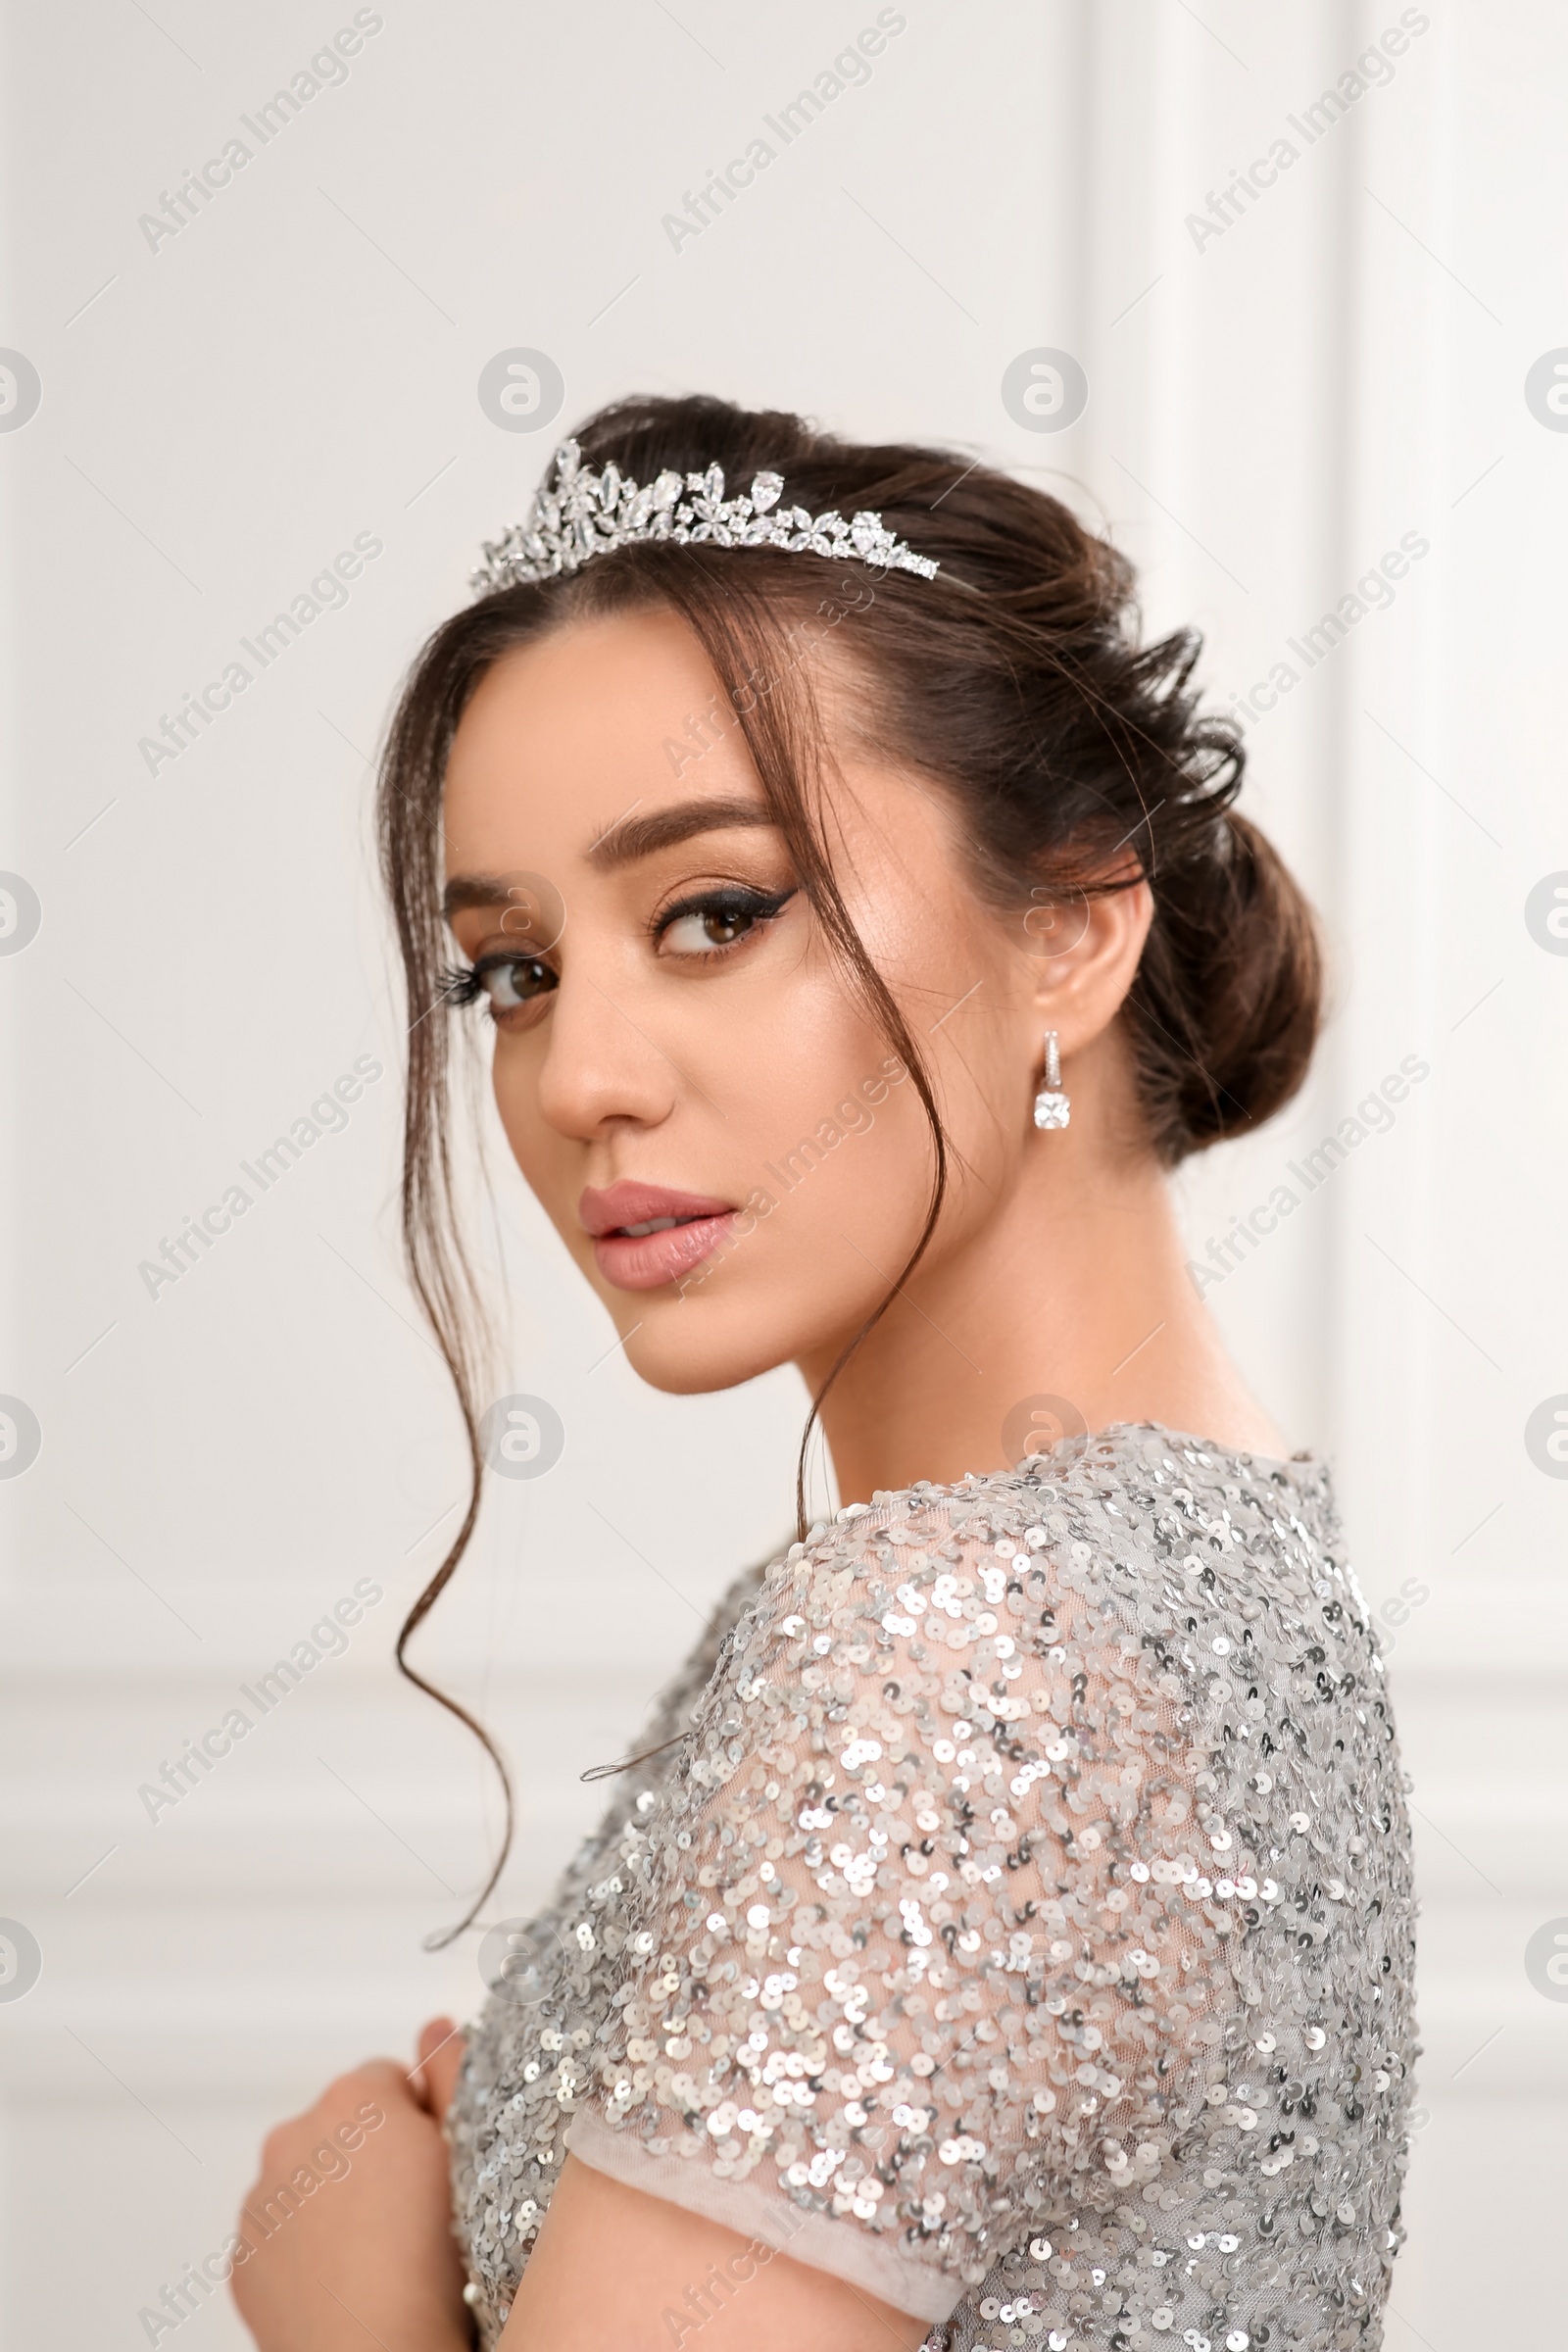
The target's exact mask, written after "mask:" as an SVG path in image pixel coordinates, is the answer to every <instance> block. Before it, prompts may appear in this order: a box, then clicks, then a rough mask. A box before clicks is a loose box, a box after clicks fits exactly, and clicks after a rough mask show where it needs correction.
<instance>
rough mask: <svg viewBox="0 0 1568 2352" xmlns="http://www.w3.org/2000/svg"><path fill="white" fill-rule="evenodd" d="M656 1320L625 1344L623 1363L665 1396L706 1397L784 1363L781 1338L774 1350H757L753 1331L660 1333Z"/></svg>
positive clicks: (785, 1341) (785, 1349) (786, 1350)
mask: <svg viewBox="0 0 1568 2352" xmlns="http://www.w3.org/2000/svg"><path fill="white" fill-rule="evenodd" d="M661 1322H662V1317H659V1316H657V1315H655V1316H650V1317H649V1319H648V1321H647V1322H646V1323H644V1325H643V1327H642V1329H641V1330H640V1331H637V1332H635V1333H633V1334H632V1335H631V1336H630V1337H629V1338H628V1339H627V1341H626V1344H625V1356H626V1361H627V1362H628V1363H629V1364H630V1366H631V1368H632V1370H633V1371H634V1372H635V1373H636V1375H637V1377H638V1379H639V1380H642V1381H646V1382H647V1384H648V1386H649V1387H650V1388H651V1389H659V1390H660V1391H662V1394H663V1395H664V1396H666V1397H706V1396H710V1395H711V1394H712V1393H713V1392H714V1391H716V1390H718V1389H734V1388H738V1387H739V1386H740V1384H741V1382H742V1381H746V1380H756V1379H757V1378H758V1377H759V1376H760V1374H761V1373H763V1372H771V1371H773V1370H774V1369H775V1367H776V1366H777V1365H779V1364H782V1363H787V1362H788V1361H789V1360H790V1356H791V1353H792V1350H791V1348H790V1344H789V1341H788V1339H787V1338H783V1337H781V1338H780V1341H779V1344H778V1346H777V1347H776V1348H767V1347H766V1346H765V1345H763V1346H760V1345H759V1342H758V1337H757V1333H756V1332H755V1330H754V1331H750V1332H744V1333H743V1332H740V1331H735V1332H721V1331H716V1330H710V1331H707V1332H696V1331H675V1330H672V1329H671V1330H663V1329H660V1328H659V1325H660V1323H661Z"/></svg>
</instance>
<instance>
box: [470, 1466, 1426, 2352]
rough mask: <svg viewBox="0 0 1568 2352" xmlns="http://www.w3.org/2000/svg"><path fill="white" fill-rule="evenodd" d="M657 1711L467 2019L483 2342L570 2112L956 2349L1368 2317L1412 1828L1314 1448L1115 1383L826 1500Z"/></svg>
mask: <svg viewBox="0 0 1568 2352" xmlns="http://www.w3.org/2000/svg"><path fill="white" fill-rule="evenodd" d="M663 1741H672V1742H673V1744H670V1745H667V1746H664V1747H662V1752H660V1753H659V1754H657V1755H655V1756H652V1757H651V1758H649V1760H648V1761H646V1762H644V1763H642V1764H640V1765H638V1766H636V1767H634V1768H633V1769H632V1770H630V1771H628V1772H627V1773H626V1774H624V1775H623V1776H622V1777H621V1779H620V1780H619V1781H618V1782H617V1783H615V1784H614V1786H615V1789H616V1794H615V1796H614V1799H613V1803H612V1805H611V1808H610V1811H609V1813H608V1814H607V1816H606V1818H605V1821H604V1823H603V1826H602V1827H601V1829H600V1830H599V1832H598V1833H597V1835H596V1836H595V1837H593V1838H590V1839H589V1841H588V1842H587V1843H586V1844H585V1845H584V1847H583V1848H582V1850H581V1852H580V1853H579V1855H578V1857H577V1859H576V1861H575V1862H574V1863H573V1864H572V1866H571V1868H570V1869H569V1870H568V1871H567V1873H566V1875H565V1877H564V1880H563V1881H562V1884H561V1887H560V1888H559V1890H558V1893H557V1897H556V1900H555V1901H554V1903H553V1904H552V1906H551V1907H550V1909H549V1910H548V1911H546V1912H545V1913H543V1914H542V1915H541V1917H540V1918H539V1919H538V1920H537V1921H536V1922H534V1923H532V1926H531V1930H530V1941H529V1942H528V1943H527V1944H519V1945H518V1951H519V1954H520V1955H521V1959H522V1963H523V1964H522V1965H521V1966H520V1972H519V1971H514V1973H513V1974H512V1975H511V1976H510V1978H508V1979H507V1980H505V1981H504V1982H503V1985H502V1987H501V1989H499V1990H498V1991H497V1992H496V1993H494V1994H492V1996H491V1998H490V2000H489V2002H488V2004H487V2006H486V2008H485V2009H484V2011H483V2013H482V2015H481V2016H480V2018H479V2019H478V2021H477V2022H476V2023H475V2025H474V2026H473V2027H472V2028H471V2030H470V2038H469V2045H468V2052H467V2057H466V2063H465V2067H464V2071H463V2075H462V2079H461V2082H460V2086H459V2091H458V2096H457V2100H456V2103H455V2106H454V2108H453V2111H452V2115H451V2118H450V2119H449V2126H448V2129H449V2132H450V2135H451V2139H452V2154H453V2177H454V2187H455V2210H456V2216H457V2223H456V2226H457V2229H458V2232H459V2237H460V2240H461V2242H462V2244H463V2247H464V2252H465V2256H466V2262H467V2265H468V2272H469V2278H470V2286H469V2290H468V2291H469V2301H470V2303H471V2304H472V2305H473V2308H474V2311H475V2314H476V2317H477V2319H478V2323H479V2328H480V2336H481V2341H482V2343H483V2345H484V2346H485V2348H486V2352H490V2348H491V2347H493V2345H494V2344H495V2342H496V2339H497V2337H498V2335H499V2333H500V2330H501V2327H502V2326H503V2325H504V2323H505V2319H506V2316H507V2313H508V2311H509V2309H510V2306H511V2301H512V2297H513V2295H514V2294H515V2290H516V2283H517V2279H518V2278H519V2276H520V2273H521V2271H522V2268H523V2265H524V2264H525V2262H526V2260H527V2257H528V2249H529V2247H530V2245H531V2243H532V2241H533V2239H534V2236H535V2233H536V2232H537V2230H538V2228H539V2225H540V2223H541V2221H542V2220H543V2218H544V2214H545V2209H546V2207H547V2206H548V2204H549V2201H550V2194H551V2189H552V2187H553V2185H554V2183H555V2180H556V2179H557V2178H558V2175H559V2172H560V2168H561V2165H562V2163H563V2161H564V2155H565V2152H566V2150H567V2149H568V2148H569V2149H570V2150H571V2152H572V2153H573V2154H574V2155H575V2156H576V2157H577V2158H578V2160H579V2161H581V2162H583V2163H585V2164H588V2165H590V2166H593V2167H594V2168H596V2169H597V2170H599V2171H602V2172H606V2173H610V2174H612V2175H613V2176H614V2177H615V2178H616V2179H617V2180H623V2181H629V2182H631V2183H633V2184H634V2185H636V2186H639V2187H642V2188H644V2189H646V2190H648V2191H650V2192H651V2193H652V2194H654V2195H656V2196H661V2197H663V2198H666V2199H670V2200H673V2201H674V2202H675V2203H677V2204H680V2205H683V2206H686V2207H688V2208H691V2209H692V2210H694V2211H696V2212H699V2213H702V2214H706V2215H709V2216H711V2217H713V2218H716V2219H717V2220H719V2221H722V2222H724V2223H727V2224H729V2225H731V2226H732V2227H733V2228H734V2229H736V2230H738V2231H740V2232H741V2233H742V2234H743V2235H744V2236H745V2237H747V2238H749V2239H751V2240H753V2241H756V2243H757V2246H758V2249H759V2250H758V2251H757V2252H755V2253H753V2254H752V2255H749V2256H746V2257H737V2258H736V2259H735V2264H734V2266H733V2272H732V2278H741V2279H744V2278H746V2277H749V2276H752V2275H755V2271H756V2267H757V2264H758V2262H759V2261H761V2260H766V2259H771V2255H770V2253H769V2251H768V2249H770V2248H776V2249H781V2250H784V2251H786V2252H787V2253H788V2254H789V2255H790V2256H792V2257H793V2258H795V2259H797V2260H799V2261H803V2262H806V2263H809V2264H812V2265H815V2266H816V2267H817V2268H819V2269H822V2270H826V2271H830V2272H834V2273H836V2274H837V2275H838V2276H840V2277H841V2278H846V2279H848V2280H850V2281H852V2282H853V2283H854V2284H855V2285H856V2286H857V2287H858V2288H859V2289H860V2290H861V2291H863V2292H868V2293H871V2294H874V2295H879V2296H882V2297H883V2298H885V2299H886V2300H887V2301H888V2302H890V2303H892V2304H894V2305H896V2306H897V2307H898V2308H900V2309H902V2310H904V2311H907V2312H911V2313H914V2314H916V2315H918V2316H920V2317H922V2318H925V2319H927V2320H929V2321H931V2322H932V2323H933V2326H932V2329H931V2335H930V2338H929V2341H930V2343H931V2344H932V2345H933V2346H937V2347H942V2348H943V2352H978V2348H979V2347H983V2346H1001V2345H1024V2346H1030V2347H1035V2346H1038V2347H1041V2348H1042V2352H1045V2348H1046V2347H1052V2348H1053V2352H1062V2348H1063V2347H1067V2346H1071V2347H1073V2348H1074V2352H1089V2348H1102V2347H1103V2348H1104V2352H1146V2348H1149V2352H1157V2348H1158V2347H1160V2346H1162V2345H1165V2344H1169V2345H1171V2346H1172V2347H1173V2352H1174V2347H1176V2346H1186V2347H1191V2348H1192V2352H1221V2347H1224V2352H1246V2348H1247V2347H1250V2346H1257V2347H1259V2348H1260V2352H1329V2347H1334V2348H1335V2352H1340V2348H1342V2347H1348V2346H1351V2345H1354V2346H1357V2347H1361V2348H1362V2352H1372V2348H1373V2347H1375V2346H1376V2345H1378V2344H1379V2343H1380V2341H1381V2338H1382V2313H1383V2306H1384V2301H1385V2297H1386V2294H1387V2290H1388V2284H1389V2274H1390V2265H1391V2263H1392V2260H1393V2256H1394V2252H1395V2249H1396V2247H1397V2243H1398V2241H1399V2235H1400V2231H1399V2223H1398V2205H1399V2188H1400V2181H1401V2177H1402V2174H1403V2169H1404V2160H1405V2131H1404V2121H1405V2113H1406V2108H1407V2104H1408V2100H1409V2096H1410V2070H1411V2064H1412V2060H1413V2058H1414V2055H1415V2047H1416V2045H1415V2042H1414V2040H1413V2020H1412V2008H1411V1975H1412V1960H1413V1922H1414V1906H1413V1901H1412V1895H1411V1875H1410V1838H1409V1827H1408V1822H1407V1819H1406V1814H1405V1806H1404V1798H1403V1793H1402V1790H1403V1782H1402V1776H1401V1773H1400V1769H1399V1760H1398V1753H1397V1747H1396V1744H1395V1736H1394V1725H1393V1721H1392V1718H1391V1715H1390V1710H1389V1702H1388V1697H1387V1693H1386V1691H1385V1688H1384V1676H1383V1667H1382V1662H1381V1660H1380V1658H1379V1655H1378V1651H1377V1644H1376V1642H1375V1639H1374V1637H1373V1633H1372V1630H1371V1626H1370V1623H1369V1620H1368V1612H1367V1609H1366V1606H1365V1603H1364V1602H1363V1600H1362V1598H1361V1594H1360V1592H1359V1590H1358V1588H1357V1585H1356V1582H1355V1578H1354V1575H1353V1574H1352V1572H1351V1570H1350V1568H1349V1567H1348V1563H1347V1561H1346V1558H1345V1553H1344V1548H1343V1542H1342V1538H1341V1534H1340V1530H1339V1526H1338V1522H1337V1519H1336V1515H1335V1510H1334V1504H1333V1500H1332V1495H1331V1492H1330V1486H1329V1478H1328V1473H1327V1471H1326V1469H1325V1468H1324V1466H1323V1465H1322V1464H1321V1463H1320V1462H1317V1461H1314V1460H1311V1459H1309V1458H1306V1457H1300V1458H1298V1459H1297V1460H1295V1461H1292V1462H1273V1461H1263V1460H1260V1459H1257V1458H1255V1457H1250V1456H1248V1455H1245V1454H1238V1453H1233V1452H1230V1451H1228V1450H1226V1449H1225V1448H1223V1447H1220V1446H1211V1445H1207V1444H1201V1443H1199V1442H1198V1441H1196V1440H1193V1439H1191V1438H1184V1437H1177V1436H1174V1435H1172V1434H1171V1433H1170V1432H1169V1431H1167V1430H1163V1429H1159V1428H1156V1427H1153V1426H1151V1425H1139V1426H1132V1425H1121V1426H1118V1427H1115V1428H1113V1429H1110V1430H1107V1431H1104V1432H1103V1433H1102V1434H1101V1435H1100V1436H1099V1437H1097V1438H1093V1439H1090V1440H1080V1441H1078V1443H1077V1445H1076V1446H1072V1447H1069V1448H1067V1449H1065V1450H1058V1452H1057V1453H1055V1454H1054V1455H1053V1456H1051V1457H1048V1458H1042V1459H1040V1460H1038V1461H1036V1462H1033V1463H1030V1464H1026V1465H1025V1466H1024V1468H1023V1469H1022V1470H1021V1471H1018V1472H1006V1473H998V1474H995V1475H991V1476H986V1477H976V1478H970V1479H968V1480H966V1481H965V1482H964V1483H963V1484H962V1485H959V1486H956V1487H938V1486H930V1485H925V1484H921V1485H918V1486H915V1487H913V1488H909V1489H907V1490H904V1491H902V1492H900V1493H897V1494H890V1495H879V1496H878V1497H877V1498H876V1501H875V1502H874V1504H872V1505H871V1506H869V1507H867V1506H865V1505H857V1506H853V1507H852V1508H851V1509H850V1510H848V1511H846V1512H843V1513H841V1514H840V1515H839V1517H838V1518H837V1520H836V1521H834V1522H833V1523H832V1524H831V1525H828V1526H824V1527H822V1528H820V1529H817V1530H814V1531H813V1532H812V1535H811V1538H810V1540H809V1542H808V1543H807V1544H804V1545H803V1544H795V1545H792V1546H791V1548H790V1550H789V1552H788V1553H787V1554H786V1555H785V1556H783V1557H781V1558H780V1559H778V1560H776V1561H774V1562H773V1563H772V1565H771V1566H769V1567H768V1568H767V1569H765V1570H763V1571H761V1572H760V1573H758V1572H754V1573H753V1574H751V1575H750V1576H748V1577H746V1578H744V1579H742V1581H741V1583H740V1584H739V1585H737V1586H736V1588H735V1589H734V1591H733V1592H732V1593H730V1594H729V1596H728V1598H727V1599H726V1601H725V1603H724V1605H723V1607H722V1609H721V1611H720V1612H719V1617H718V1620H717V1621H716V1623H715V1625H714V1627H713V1629H712V1630H711V1634H710V1636H709V1638H708V1639H707V1640H706V1641H705V1642H703V1643H702V1644H701V1645H700V1646H699V1648H698V1649H697V1651H696V1652H695V1653H694V1655H693V1656H692V1658H691V1659H690V1660H689V1662H688V1664H687V1666H686V1667H685V1669H684V1670H683V1672H682V1674H681V1675H680V1677H679V1678H678V1679H677V1681H676V1683H675V1684H674V1686H673V1687H672V1688H671V1689H670V1690H669V1691H668V1692H667V1693H666V1694H665V1697H664V1699H663V1702H662V1708H661V1711H660V1713H659V1715H658V1716H657V1718H656V1720H655V1722H654V1723H653V1724H652V1725H651V1726H650V1727H649V1730H648V1733H647V1736H646V1738H645V1739H644V1740H642V1741H641V1742H640V1743H639V1744H640V1745H641V1746H643V1747H653V1746H657V1745H659V1743H661V1742H663ZM693 2291H694V2293H696V2295H697V2300H696V2301H695V2302H693V2303H691V2305H690V2307H689V2309H688V2308H687V2307H686V2306H682V2307H681V2309H680V2310H678V2311H676V2312H673V2313H672V2314H670V2315H669V2319H668V2321H667V2322H666V2325H668V2326H669V2327H670V2332H671V2337H672V2340H674V2341H677V2342H678V2341H682V2340H685V2332H684V2330H683V2327H682V2323H683V2322H684V2323H686V2326H687V2327H688V2328H689V2327H690V2324H691V2323H692V2322H693V2321H694V2320H695V2319H697V2318H699V2317H701V2316H705V2315H706V2314H709V2313H711V2312H712V2311H713V2310H715V2309H717V2308H718V2299H719V2298H720V2297H721V2296H722V2297H726V2298H727V2297H728V2296H730V2295H732V2294H734V2293H736V2292H738V2291H739V2292H743V2291H744V2287H739V2288H738V2287H737V2286H736V2285H734V2284H733V2283H731V2282H730V2281H727V2280H726V2279H725V2278H723V2276H722V2275H720V2276H718V2277H717V2278H715V2279H713V2280H712V2281H711V2282H710V2284H709V2286H708V2288H707V2290H706V2295H707V2299H706V2300H705V2299H704V2293H703V2292H702V2291H699V2290H693ZM653 2316H656V2317H658V2316H662V2315H653Z"/></svg>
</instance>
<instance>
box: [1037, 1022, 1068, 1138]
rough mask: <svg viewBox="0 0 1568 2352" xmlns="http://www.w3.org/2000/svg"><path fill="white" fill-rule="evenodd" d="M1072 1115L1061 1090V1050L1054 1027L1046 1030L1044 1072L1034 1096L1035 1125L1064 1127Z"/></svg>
mask: <svg viewBox="0 0 1568 2352" xmlns="http://www.w3.org/2000/svg"><path fill="white" fill-rule="evenodd" d="M1071 1117H1072V1104H1071V1103H1070V1102H1069V1101H1068V1099H1067V1097H1066V1096H1065V1095H1064V1094H1063V1093H1062V1091H1061V1051H1060V1048H1059V1047H1058V1045H1057V1043H1056V1032H1055V1031H1054V1029H1048V1030H1047V1031H1046V1074H1045V1078H1044V1081H1043V1083H1042V1085H1041V1088H1040V1092H1039V1094H1038V1095H1036V1097H1035V1125H1036V1126H1037V1127H1065V1126H1066V1125H1067V1124H1068V1122H1069V1120H1070V1119H1071Z"/></svg>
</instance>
